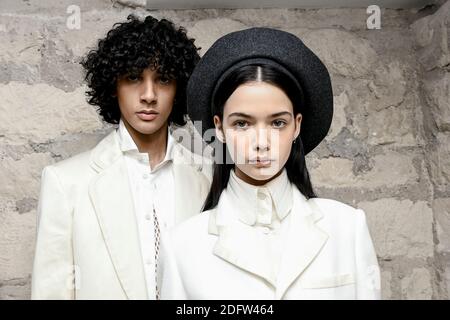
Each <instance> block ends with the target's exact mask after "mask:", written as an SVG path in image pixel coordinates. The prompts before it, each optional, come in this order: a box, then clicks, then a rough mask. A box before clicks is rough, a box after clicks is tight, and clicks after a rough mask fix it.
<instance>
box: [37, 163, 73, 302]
mask: <svg viewBox="0 0 450 320" xmlns="http://www.w3.org/2000/svg"><path fill="white" fill-rule="evenodd" d="M76 271H77V268H76V267H75V266H74V264H73V254H72V210H71V209H70V205H69V203H68V199H67V195H66V193H65V192H64V190H63V187H62V185H61V182H60V180H59V179H58V176H57V175H56V173H55V169H54V168H52V167H51V166H48V167H46V168H44V170H43V172H42V178H41V193H40V197H39V204H38V209H37V237H36V250H35V256H34V265H33V274H32V284H31V299H73V298H74V287H75V286H74V283H75V274H76Z"/></svg>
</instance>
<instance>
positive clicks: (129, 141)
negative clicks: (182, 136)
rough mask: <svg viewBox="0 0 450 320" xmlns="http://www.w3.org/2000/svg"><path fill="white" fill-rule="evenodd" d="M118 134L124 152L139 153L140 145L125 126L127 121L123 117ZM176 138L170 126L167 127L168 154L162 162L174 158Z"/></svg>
mask: <svg viewBox="0 0 450 320" xmlns="http://www.w3.org/2000/svg"><path fill="white" fill-rule="evenodd" d="M117 133H118V136H119V144H120V149H121V150H122V152H124V153H125V152H136V153H139V150H138V147H137V145H136V143H135V142H134V140H133V138H132V137H131V135H130V133H129V132H128V129H127V128H126V126H125V123H124V122H123V120H122V119H120V121H119V128H118V130H117ZM174 141H175V140H174V138H173V137H172V135H171V134H170V130H169V127H167V147H166V155H165V156H164V159H163V160H162V161H161V163H164V162H166V161H168V160H173V145H174Z"/></svg>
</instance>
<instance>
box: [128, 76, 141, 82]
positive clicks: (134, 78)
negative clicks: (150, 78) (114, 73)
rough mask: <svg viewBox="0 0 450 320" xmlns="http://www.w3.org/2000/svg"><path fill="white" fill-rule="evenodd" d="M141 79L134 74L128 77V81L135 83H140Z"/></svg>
mask: <svg viewBox="0 0 450 320" xmlns="http://www.w3.org/2000/svg"><path fill="white" fill-rule="evenodd" d="M139 79H140V76H137V75H134V74H130V75H128V76H127V80H128V81H132V82H135V81H138V80H139Z"/></svg>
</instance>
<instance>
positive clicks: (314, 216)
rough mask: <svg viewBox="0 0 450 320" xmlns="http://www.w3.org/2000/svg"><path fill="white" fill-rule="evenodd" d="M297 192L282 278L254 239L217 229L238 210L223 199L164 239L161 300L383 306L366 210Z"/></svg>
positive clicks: (294, 199) (222, 227) (247, 235)
mask: <svg viewBox="0 0 450 320" xmlns="http://www.w3.org/2000/svg"><path fill="white" fill-rule="evenodd" d="M293 188H294V190H293V207H292V210H291V213H290V215H292V216H291V218H290V219H291V220H290V225H289V232H288V235H287V240H286V242H285V246H284V251H283V253H282V259H281V265H280V270H279V273H278V276H275V275H273V274H271V270H272V269H271V268H268V267H267V264H264V263H263V261H264V259H262V253H261V251H259V250H258V246H259V245H260V243H258V242H257V241H256V238H255V237H252V236H250V235H249V234H248V232H247V233H246V232H242V230H244V229H241V230H239V228H236V227H233V228H229V227H227V226H218V225H217V224H216V220H217V221H221V220H222V219H221V218H222V215H227V214H229V213H230V212H232V211H231V210H239V208H236V206H235V205H234V204H233V203H231V201H227V197H226V196H225V197H224V193H223V194H222V195H221V198H220V200H219V204H218V206H217V207H216V208H214V209H212V210H209V211H206V212H204V213H202V214H200V215H197V216H195V217H193V218H190V219H189V220H187V221H186V222H184V223H182V224H181V225H178V226H176V227H174V228H173V229H172V230H171V232H169V235H168V236H167V237H166V238H165V239H164V240H163V245H162V246H163V248H162V253H161V254H162V257H163V259H162V264H163V268H162V270H163V272H164V274H163V277H162V284H161V286H162V287H161V298H162V299H379V298H380V271H379V266H378V262H377V257H376V254H375V250H374V247H373V244H372V240H371V237H370V234H369V230H368V227H367V224H366V219H365V213H364V211H362V210H361V209H355V208H353V207H351V206H348V205H346V204H344V203H341V202H338V201H335V200H331V199H323V198H312V199H310V200H306V198H305V197H304V196H303V195H302V194H301V193H300V192H299V191H298V189H297V188H295V187H293ZM224 192H225V191H224ZM247 230H248V229H247Z"/></svg>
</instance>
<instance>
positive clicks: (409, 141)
mask: <svg viewBox="0 0 450 320" xmlns="http://www.w3.org/2000/svg"><path fill="white" fill-rule="evenodd" d="M123 2H124V3H126V5H123V4H121V3H120V1H109V0H94V1H88V0H78V1H76V0H61V1H57V2H56V1H37V0H27V1H16V0H2V1H1V3H0V43H1V47H0V67H1V72H0V120H1V121H0V181H1V182H2V183H1V184H0V299H27V298H29V296H30V274H31V270H32V261H33V254H34V241H35V231H36V204H37V201H38V197H39V183H40V174H41V170H42V168H43V167H44V166H46V165H48V164H50V163H53V162H56V161H59V160H61V159H65V158H67V157H70V156H72V155H74V154H76V153H78V152H80V151H83V150H86V149H88V148H90V147H92V146H94V145H95V144H96V142H97V141H99V140H100V139H101V138H102V137H103V136H104V135H105V134H106V133H107V132H108V131H109V130H111V128H110V127H109V126H107V125H104V124H102V123H101V121H100V120H99V118H98V117H97V115H96V112H95V109H94V108H93V107H91V106H89V105H88V104H87V103H86V102H85V97H84V91H85V87H84V85H83V81H82V79H83V73H82V70H81V68H80V66H79V64H78V61H79V59H80V58H81V57H82V56H83V55H84V54H85V53H86V52H87V50H88V48H90V47H92V46H94V45H95V43H96V39H97V38H99V37H103V36H104V34H105V32H106V31H107V30H108V29H110V28H111V26H112V25H113V24H114V23H115V22H118V21H123V20H124V19H125V18H126V16H127V15H128V14H129V13H132V12H134V13H135V14H137V15H139V16H145V15H147V14H153V15H154V16H156V17H158V18H161V17H166V18H169V19H171V20H173V21H174V22H175V23H176V24H181V25H183V26H185V27H186V28H187V29H188V31H189V34H190V36H192V37H194V38H195V39H197V40H196V44H197V45H199V46H201V47H202V48H203V49H202V52H204V51H205V49H207V48H208V47H209V46H210V45H211V44H212V43H213V41H214V40H215V39H217V38H218V37H219V36H221V35H223V34H226V33H228V32H231V31H235V30H239V29H244V28H248V27H251V26H270V27H276V28H280V29H283V30H286V31H289V32H292V33H294V34H296V35H298V36H299V37H301V38H302V39H303V40H304V42H305V43H306V44H307V45H308V46H309V47H310V48H311V49H313V50H314V51H315V52H316V53H317V54H318V55H319V57H320V58H321V59H322V60H323V61H324V63H325V64H326V65H327V67H328V68H329V70H330V72H331V76H332V82H333V91H334V96H335V114H334V120H333V125H332V128H331V131H330V132H329V134H328V136H327V138H326V139H325V141H324V142H323V143H322V144H321V145H320V146H319V147H318V148H317V149H315V150H314V152H312V153H311V154H310V155H308V159H307V161H308V165H309V168H310V172H311V175H312V181H313V185H314V186H315V189H316V191H317V193H318V195H319V196H321V197H325V198H334V199H337V200H340V201H344V202H346V203H348V204H350V205H353V206H355V207H359V208H362V209H364V210H365V212H366V213H367V217H368V223H369V228H370V230H371V233H372V237H373V239H374V244H375V247H376V250H377V254H378V257H379V262H380V265H381V268H382V295H383V298H384V299H448V298H449V296H450V292H449V291H450V217H449V216H450V188H449V187H448V186H449V184H450V106H449V101H450V65H449V63H450V54H449V43H450V1H447V2H444V1H441V2H439V3H440V5H434V6H427V7H425V8H423V9H421V10H419V9H413V10H412V9H408V10H390V9H389V10H388V9H383V8H382V10H381V29H379V30H368V29H367V26H366V20H367V17H368V14H367V13H366V9H365V8H361V9H315V10H313V9H310V10H304V9H289V10H288V9H246V10H212V9H210V10H180V11H177V10H167V11H151V12H150V11H146V10H145V9H144V8H141V7H139V6H136V5H135V4H136V3H139V2H142V1H123ZM72 4H75V5H78V6H79V7H80V9H81V26H80V29H70V28H68V26H67V19H68V17H69V16H70V14H68V13H67V8H68V7H69V6H70V5H72Z"/></svg>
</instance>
